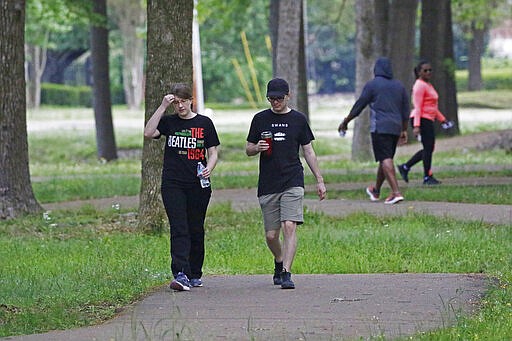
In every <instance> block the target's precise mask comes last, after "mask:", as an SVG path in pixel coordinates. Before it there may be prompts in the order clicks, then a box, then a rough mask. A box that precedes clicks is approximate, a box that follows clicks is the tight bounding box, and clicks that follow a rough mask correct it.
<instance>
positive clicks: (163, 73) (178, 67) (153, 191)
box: [139, 0, 194, 231]
mask: <svg viewBox="0 0 512 341" xmlns="http://www.w3.org/2000/svg"><path fill="white" fill-rule="evenodd" d="M193 10H194V2H193V1H190V0H148V4H147V18H148V31H147V69H146V91H145V93H146V112H145V121H146V122H147V120H149V118H150V117H151V115H153V113H154V111H155V110H156V109H157V108H158V106H159V105H160V103H161V102H162V98H163V96H164V95H165V94H167V93H169V90H170V86H171V84H173V83H177V82H180V83H188V84H190V85H192V22H193ZM163 146H164V139H162V138H161V139H158V140H147V139H145V140H144V146H143V151H142V183H141V190H140V207H139V228H140V229H142V230H145V231H161V230H163V229H164V227H165V226H167V218H166V215H165V211H164V209H163V205H162V201H161V198H160V182H161V173H162V162H163Z"/></svg>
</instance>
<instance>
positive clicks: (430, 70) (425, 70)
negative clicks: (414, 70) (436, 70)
mask: <svg viewBox="0 0 512 341" xmlns="http://www.w3.org/2000/svg"><path fill="white" fill-rule="evenodd" d="M421 71H423V72H432V69H423V70H421Z"/></svg>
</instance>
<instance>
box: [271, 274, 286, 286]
mask: <svg viewBox="0 0 512 341" xmlns="http://www.w3.org/2000/svg"><path fill="white" fill-rule="evenodd" d="M272 279H273V280H274V285H281V283H283V281H282V280H281V273H280V272H274V276H273V277H272Z"/></svg>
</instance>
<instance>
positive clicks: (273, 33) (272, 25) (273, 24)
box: [268, 0, 280, 76]
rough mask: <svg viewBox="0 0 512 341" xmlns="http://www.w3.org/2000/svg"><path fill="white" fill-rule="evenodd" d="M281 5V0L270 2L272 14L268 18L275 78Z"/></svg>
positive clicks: (271, 0)
mask: <svg viewBox="0 0 512 341" xmlns="http://www.w3.org/2000/svg"><path fill="white" fill-rule="evenodd" d="M279 3H280V0H270V6H269V7H270V14H269V17H268V26H269V32H270V42H271V43H272V72H273V75H274V76H275V74H276V70H277V36H278V32H279Z"/></svg>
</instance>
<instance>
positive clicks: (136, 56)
mask: <svg viewBox="0 0 512 341" xmlns="http://www.w3.org/2000/svg"><path fill="white" fill-rule="evenodd" d="M109 8H111V9H112V17H113V18H114V20H115V21H116V23H117V26H119V29H120V30H121V33H122V40H123V88H124V94H125V98H126V104H127V106H128V108H130V109H139V108H140V107H141V105H142V100H143V95H144V91H143V90H144V82H143V76H144V41H143V39H142V38H141V37H139V36H138V34H137V29H138V28H140V27H143V26H144V23H145V22H146V12H145V9H144V8H142V2H141V1H140V0H115V1H114V0H110V1H109Z"/></svg>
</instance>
